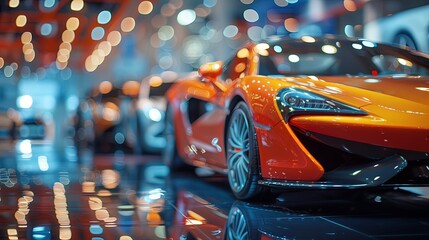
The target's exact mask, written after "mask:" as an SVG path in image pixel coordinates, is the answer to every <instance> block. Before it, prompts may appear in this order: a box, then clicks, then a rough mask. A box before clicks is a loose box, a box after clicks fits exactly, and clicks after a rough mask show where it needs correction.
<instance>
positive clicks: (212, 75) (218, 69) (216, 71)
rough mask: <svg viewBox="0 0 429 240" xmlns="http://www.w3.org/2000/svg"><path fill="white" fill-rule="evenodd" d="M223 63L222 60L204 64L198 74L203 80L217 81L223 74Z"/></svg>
mask: <svg viewBox="0 0 429 240" xmlns="http://www.w3.org/2000/svg"><path fill="white" fill-rule="evenodd" d="M222 65H223V63H222V62H220V61H218V62H210V63H206V64H203V65H202V66H201V67H200V68H199V69H198V74H199V75H200V77H201V78H202V79H203V80H205V79H207V80H209V81H210V82H212V83H215V82H216V81H217V78H218V77H219V76H220V75H221V74H222Z"/></svg>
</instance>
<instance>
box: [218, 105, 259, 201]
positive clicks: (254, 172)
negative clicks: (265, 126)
mask: <svg viewBox="0 0 429 240" xmlns="http://www.w3.org/2000/svg"><path fill="white" fill-rule="evenodd" d="M225 142H226V161H227V166H228V182H229V186H230V187H231V190H232V192H233V193H234V195H235V197H236V198H238V199H242V200H249V199H252V198H255V197H257V196H258V195H259V194H260V193H261V192H262V190H263V187H262V186H260V185H258V180H259V179H260V173H259V172H260V171H259V150H258V143H257V140H256V133H255V127H254V125H253V122H252V118H251V113H250V110H249V108H248V107H247V105H246V104H245V103H244V102H239V103H238V104H237V105H236V106H235V108H234V110H233V111H232V113H231V117H230V119H229V121H228V125H227V132H226V141H225Z"/></svg>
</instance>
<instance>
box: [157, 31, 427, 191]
mask: <svg viewBox="0 0 429 240" xmlns="http://www.w3.org/2000/svg"><path fill="white" fill-rule="evenodd" d="M428 73H429V58H428V56H427V55H425V54H423V53H419V52H415V51H408V50H406V49H402V48H397V47H394V46H390V45H385V44H378V43H374V42H370V41H367V40H359V39H347V38H340V37H334V36H325V37H324V38H320V39H316V38H313V37H302V38H300V39H286V38H272V39H270V40H269V41H266V42H263V43H249V44H247V45H245V46H244V47H243V48H241V49H239V50H238V51H237V52H236V53H235V55H234V56H233V57H232V58H231V59H230V60H229V61H227V62H226V63H225V64H223V63H222V62H214V63H208V64H205V65H203V66H201V67H200V69H199V74H200V77H199V78H198V79H185V80H183V81H180V82H178V83H176V84H175V85H173V87H172V88H171V89H170V90H169V91H168V92H167V98H168V108H167V112H166V121H167V124H166V130H165V134H166V135H167V139H168V140H167V141H168V146H167V147H166V148H165V150H164V161H165V162H166V164H168V165H169V166H170V167H171V168H173V169H174V168H180V167H183V163H186V164H190V165H193V166H198V167H208V168H210V169H213V170H216V171H220V172H223V173H226V174H227V176H228V180H229V185H230V187H231V189H232V192H233V193H234V195H235V196H236V197H237V198H239V199H250V198H253V197H255V196H257V195H260V194H261V193H263V192H265V191H264V189H265V188H267V187H268V188H270V187H280V188H285V187H299V188H305V187H308V188H357V187H372V186H397V185H399V184H414V185H416V184H419V185H420V184H428V183H429V77H428Z"/></svg>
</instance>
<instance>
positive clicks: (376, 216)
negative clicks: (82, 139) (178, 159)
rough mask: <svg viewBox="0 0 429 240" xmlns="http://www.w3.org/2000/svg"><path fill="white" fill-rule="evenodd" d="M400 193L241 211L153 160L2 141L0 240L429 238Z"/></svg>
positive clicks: (425, 220)
mask: <svg viewBox="0 0 429 240" xmlns="http://www.w3.org/2000/svg"><path fill="white" fill-rule="evenodd" d="M59 149H60V150H59ZM407 190H412V191H405V190H404V189H371V190H350V191H345V190H341V191H339V190H335V191H327V190H311V191H309V190H305V191H304V190H293V191H287V192H284V193H282V194H280V196H279V197H278V198H276V199H260V200H259V201H258V202H242V201H236V200H235V198H234V197H233V196H232V194H231V192H230V190H229V187H228V185H227V182H226V179H225V177H224V176H222V175H216V174H214V175H205V176H204V177H201V176H199V177H197V176H195V174H194V173H191V172H183V173H174V174H170V173H169V170H168V169H167V168H166V167H165V166H164V165H163V164H161V163H160V157H159V156H138V155H124V154H123V153H121V152H116V153H115V154H108V155H93V153H92V152H85V151H84V152H76V148H75V147H74V146H73V145H69V144H63V145H58V144H52V143H47V142H43V141H30V140H23V141H18V142H16V143H14V144H12V143H11V142H10V141H8V142H0V213H1V214H0V239H95V240H100V239H121V240H125V239H234V240H235V239H264V240H267V239H344V238H347V239H429V228H428V225H429V217H428V213H429V200H428V198H429V197H428V196H427V194H426V193H427V189H423V188H412V189H407ZM425 191H426V193H425Z"/></svg>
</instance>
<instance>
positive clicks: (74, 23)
mask: <svg viewBox="0 0 429 240" xmlns="http://www.w3.org/2000/svg"><path fill="white" fill-rule="evenodd" d="M78 27H79V19H78V18H76V17H71V18H69V19H67V22H66V28H67V30H71V31H75V30H76V29H77V28H78Z"/></svg>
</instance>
